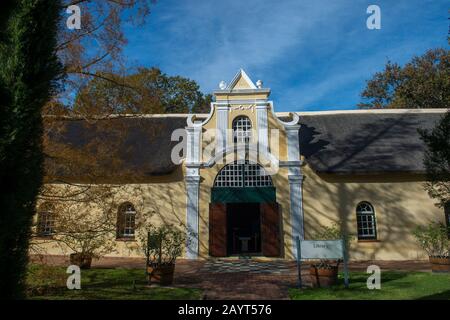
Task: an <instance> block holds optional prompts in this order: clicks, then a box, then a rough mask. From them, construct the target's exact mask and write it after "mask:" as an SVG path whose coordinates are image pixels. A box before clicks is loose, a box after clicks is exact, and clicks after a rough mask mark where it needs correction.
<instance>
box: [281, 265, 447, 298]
mask: <svg viewBox="0 0 450 320" xmlns="http://www.w3.org/2000/svg"><path fill="white" fill-rule="evenodd" d="M368 277H369V275H368V274H366V273H364V272H352V273H351V274H350V287H349V288H348V289H345V288H344V285H343V275H342V274H340V275H339V284H338V285H337V286H335V287H333V288H318V289H311V288H308V289H302V290H300V289H298V288H291V289H290V290H289V296H290V298H291V299H293V300H351V299H354V300H357V299H362V300H375V299H385V300H410V299H444V300H450V274H433V273H427V272H389V271H384V272H382V273H381V289H380V290H376V289H374V290H369V289H367V286H366V281H367V278H368Z"/></svg>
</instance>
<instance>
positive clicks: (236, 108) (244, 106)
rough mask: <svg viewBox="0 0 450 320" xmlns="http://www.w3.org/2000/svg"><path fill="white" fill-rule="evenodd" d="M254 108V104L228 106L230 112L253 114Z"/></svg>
mask: <svg viewBox="0 0 450 320" xmlns="http://www.w3.org/2000/svg"><path fill="white" fill-rule="evenodd" d="M254 108H255V105H254V104H250V105H238V106H230V112H233V111H237V110H250V111H251V112H253V111H254V110H255V109H254Z"/></svg>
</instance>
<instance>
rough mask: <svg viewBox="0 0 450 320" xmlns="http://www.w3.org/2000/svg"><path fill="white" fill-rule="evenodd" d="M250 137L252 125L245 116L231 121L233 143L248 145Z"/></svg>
mask: <svg viewBox="0 0 450 320" xmlns="http://www.w3.org/2000/svg"><path fill="white" fill-rule="evenodd" d="M251 135H252V123H251V122H250V119H249V118H248V117H245V116H240V117H237V118H236V119H234V120H233V139H234V143H249V142H250V139H251Z"/></svg>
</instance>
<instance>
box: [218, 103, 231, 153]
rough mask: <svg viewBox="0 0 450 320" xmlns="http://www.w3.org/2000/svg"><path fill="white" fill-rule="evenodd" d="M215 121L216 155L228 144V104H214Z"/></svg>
mask: <svg viewBox="0 0 450 320" xmlns="http://www.w3.org/2000/svg"><path fill="white" fill-rule="evenodd" d="M216 110H217V117H216V118H217V123H216V130H217V131H216V155H218V154H219V153H221V152H223V150H225V149H226V147H227V146H228V134H227V129H228V110H229V108H228V105H219V106H216Z"/></svg>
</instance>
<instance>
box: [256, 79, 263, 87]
mask: <svg viewBox="0 0 450 320" xmlns="http://www.w3.org/2000/svg"><path fill="white" fill-rule="evenodd" d="M262 86H263V82H262V81H261V80H258V81H256V87H257V88H258V89H261V88H262Z"/></svg>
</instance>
